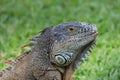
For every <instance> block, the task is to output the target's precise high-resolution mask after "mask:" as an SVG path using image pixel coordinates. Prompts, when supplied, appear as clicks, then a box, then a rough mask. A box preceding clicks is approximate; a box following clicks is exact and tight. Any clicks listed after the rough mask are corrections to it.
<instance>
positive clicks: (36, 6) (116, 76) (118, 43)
mask: <svg viewBox="0 0 120 80" xmlns="http://www.w3.org/2000/svg"><path fill="white" fill-rule="evenodd" d="M69 21H82V22H89V23H94V24H96V25H97V27H98V31H99V35H98V37H97V43H96V44H97V45H96V47H95V48H94V49H93V50H92V54H91V55H90V56H88V57H87V58H85V59H84V62H83V63H81V64H80V67H79V68H78V69H77V70H76V72H75V73H74V80H120V0H0V69H3V68H4V67H6V66H8V65H7V64H5V63H4V60H7V59H13V58H15V57H16V56H18V55H19V54H20V53H21V52H22V50H21V49H20V48H19V47H20V46H21V45H24V44H26V43H28V42H29V40H28V38H29V37H31V36H33V35H36V34H37V33H38V32H39V31H41V30H42V29H43V28H45V27H48V26H51V25H57V24H59V23H62V22H69Z"/></svg>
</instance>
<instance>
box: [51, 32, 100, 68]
mask: <svg viewBox="0 0 120 80" xmlns="http://www.w3.org/2000/svg"><path fill="white" fill-rule="evenodd" d="M97 34H98V32H97V31H93V32H92V33H90V34H87V35H82V37H81V35H80V37H79V35H77V36H76V37H74V38H72V37H71V38H70V39H69V40H67V41H66V42H63V43H61V44H59V45H56V48H57V47H58V46H59V48H60V49H58V50H57V52H54V53H56V54H55V55H53V58H54V59H55V61H54V62H55V64H57V65H58V66H67V65H69V64H70V63H72V62H73V61H77V62H76V63H75V64H78V62H79V61H80V60H79V58H80V59H81V56H82V55H84V53H85V52H87V51H88V50H89V48H90V47H91V45H92V44H93V42H94V40H95V38H96V36H97ZM74 42H75V43H74ZM79 44H80V45H79ZM78 50H80V52H79V53H77V51H78ZM79 55H80V56H79ZM77 56H79V57H78V58H76V57H77ZM82 57H83V56H82ZM76 59H77V60H76Z"/></svg>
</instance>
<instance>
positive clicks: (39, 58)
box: [0, 22, 97, 80]
mask: <svg viewBox="0 0 120 80" xmlns="http://www.w3.org/2000/svg"><path fill="white" fill-rule="evenodd" d="M96 36H97V28H96V26H95V25H94V24H90V23H85V22H67V23H61V24H59V25H56V26H51V27H48V28H46V29H44V30H43V31H42V32H41V34H39V35H37V36H33V37H32V38H30V40H32V41H33V42H32V43H30V44H27V45H25V46H33V48H32V50H30V52H27V53H26V52H25V53H24V54H23V55H21V56H20V57H18V58H17V59H15V60H14V61H12V62H11V64H13V63H15V64H14V65H19V64H25V66H23V69H24V71H25V72H26V71H31V72H32V73H31V72H28V73H25V72H24V71H23V73H25V74H24V75H23V76H24V77H22V78H21V77H19V76H17V77H16V78H15V79H19V80H22V79H24V80H29V79H28V77H31V78H32V80H49V79H51V77H52V76H53V75H52V72H51V73H50V74H51V75H49V76H50V77H49V76H48V74H47V72H49V71H50V70H51V69H52V70H54V69H53V68H56V67H57V68H58V72H59V71H60V74H61V73H62V74H61V78H60V76H59V74H58V75H56V74H55V77H56V79H55V80H72V79H71V76H72V74H73V73H72V72H74V70H75V69H76V67H77V64H78V63H79V61H80V60H81V58H82V57H83V56H84V54H85V53H86V52H87V51H88V50H89V49H90V48H91V46H92V45H93V44H94V43H95V39H96ZM25 46H23V47H25ZM29 53H31V54H29ZM26 56H27V57H26ZM24 58H25V60H22V59H24ZM21 60H22V62H23V63H19V61H21ZM14 65H13V66H12V67H14ZM20 66H22V65H20ZM51 66H52V67H51ZM26 67H27V68H26ZM48 67H49V68H51V69H50V70H49V69H48ZM15 68H16V66H15V67H14V68H13V69H11V67H10V70H9V71H12V74H14V72H15V71H16V69H15ZM59 68H60V70H59ZM61 69H63V70H62V71H61ZM18 70H19V67H18ZM20 71H21V68H20ZM42 73H44V74H45V73H46V74H47V76H44V75H43V74H42ZM18 74H22V73H18ZM27 74H29V75H27ZM41 74H42V75H41ZM7 75H10V74H9V73H8V74H7ZM30 75H31V76H30ZM41 76H42V77H41ZM3 77H4V76H3ZM43 78H44V79H43ZM3 79H5V80H8V79H7V78H6V77H5V78H3ZM15 79H14V80H15ZM52 79H53V80H54V78H52ZM0 80H1V78H0ZM10 80H12V79H10Z"/></svg>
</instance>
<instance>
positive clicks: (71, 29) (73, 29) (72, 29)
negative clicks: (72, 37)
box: [68, 27, 76, 32]
mask: <svg viewBox="0 0 120 80" xmlns="http://www.w3.org/2000/svg"><path fill="white" fill-rule="evenodd" d="M75 30H76V29H75V27H70V28H68V31H69V32H72V31H75Z"/></svg>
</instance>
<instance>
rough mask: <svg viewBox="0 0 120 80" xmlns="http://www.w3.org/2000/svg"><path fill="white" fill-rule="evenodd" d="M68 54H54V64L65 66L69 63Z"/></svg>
mask: <svg viewBox="0 0 120 80" xmlns="http://www.w3.org/2000/svg"><path fill="white" fill-rule="evenodd" d="M70 60H71V58H70V56H68V55H66V54H57V55H55V61H56V64H57V65H59V66H66V65H68V64H69V63H70Z"/></svg>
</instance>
